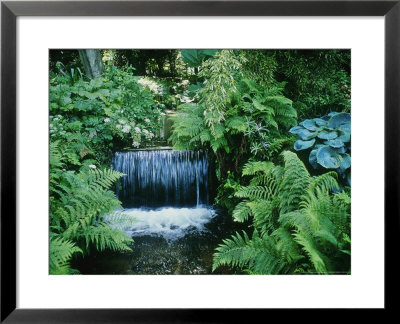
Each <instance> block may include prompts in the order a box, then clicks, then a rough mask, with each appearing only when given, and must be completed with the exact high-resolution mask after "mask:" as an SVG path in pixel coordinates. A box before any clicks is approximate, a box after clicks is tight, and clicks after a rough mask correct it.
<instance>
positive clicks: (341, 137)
mask: <svg viewBox="0 0 400 324" xmlns="http://www.w3.org/2000/svg"><path fill="white" fill-rule="evenodd" d="M339 134H340V135H339V136H338V137H337V138H336V139H338V140H341V141H342V142H344V143H348V142H350V138H351V133H350V132H346V131H343V130H339Z"/></svg>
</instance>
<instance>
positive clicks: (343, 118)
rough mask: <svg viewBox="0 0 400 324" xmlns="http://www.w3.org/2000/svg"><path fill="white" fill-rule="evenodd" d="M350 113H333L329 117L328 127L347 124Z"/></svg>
mask: <svg viewBox="0 0 400 324" xmlns="http://www.w3.org/2000/svg"><path fill="white" fill-rule="evenodd" d="M350 119H351V117H350V114H348V113H338V114H336V115H333V116H332V117H331V119H329V122H328V127H330V128H338V127H339V126H340V125H342V124H349V123H350Z"/></svg>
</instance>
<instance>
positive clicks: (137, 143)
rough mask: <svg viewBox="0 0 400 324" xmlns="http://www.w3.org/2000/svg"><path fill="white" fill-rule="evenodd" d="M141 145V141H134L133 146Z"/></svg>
mask: <svg viewBox="0 0 400 324" xmlns="http://www.w3.org/2000/svg"><path fill="white" fill-rule="evenodd" d="M139 145H140V143H139V142H133V143H132V146H133V147H139Z"/></svg>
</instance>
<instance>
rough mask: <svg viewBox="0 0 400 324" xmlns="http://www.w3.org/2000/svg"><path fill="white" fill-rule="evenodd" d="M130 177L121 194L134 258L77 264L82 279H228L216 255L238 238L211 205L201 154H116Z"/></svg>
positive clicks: (100, 256) (117, 164)
mask: <svg viewBox="0 0 400 324" xmlns="http://www.w3.org/2000/svg"><path fill="white" fill-rule="evenodd" d="M112 168H113V169H115V170H117V171H120V172H122V173H124V174H126V176H125V177H123V178H122V180H121V183H120V185H119V186H117V188H116V194H117V197H118V198H119V200H120V201H121V202H122V205H123V210H121V211H119V212H120V213H122V214H123V216H124V218H125V220H127V222H124V225H123V228H122V229H123V230H124V231H125V232H126V233H127V234H129V235H130V236H131V237H132V238H133V240H134V243H133V244H132V252H113V251H105V252H94V253H93V254H91V255H89V256H85V258H84V259H82V258H79V259H77V260H75V262H74V266H75V267H76V268H77V269H78V270H79V271H80V272H81V273H82V274H211V273H213V274H228V273H231V271H230V270H229V269H228V268H226V269H225V268H219V269H218V271H216V272H212V271H211V270H212V255H213V253H214V252H215V248H216V247H217V246H218V244H220V243H221V242H222V239H223V238H227V237H229V236H230V235H231V234H233V232H234V231H233V227H234V226H233V222H232V218H231V217H230V216H229V215H227V214H226V213H225V212H224V211H223V210H219V209H215V208H214V207H213V206H211V205H210V204H209V200H210V197H209V171H210V170H209V169H210V167H209V163H208V160H207V156H206V154H205V153H204V152H202V151H172V150H167V149H165V150H142V151H128V152H117V153H115V155H114V158H113V161H112Z"/></svg>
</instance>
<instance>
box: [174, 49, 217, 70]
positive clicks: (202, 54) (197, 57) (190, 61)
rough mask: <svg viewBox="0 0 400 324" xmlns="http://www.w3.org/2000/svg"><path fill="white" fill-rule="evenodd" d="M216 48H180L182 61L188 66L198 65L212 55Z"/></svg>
mask: <svg viewBox="0 0 400 324" xmlns="http://www.w3.org/2000/svg"><path fill="white" fill-rule="evenodd" d="M217 52H218V50H213V49H203V50H199V49H185V50H181V55H182V58H183V61H184V62H185V63H186V64H187V65H188V66H190V67H198V66H200V65H201V64H202V63H203V61H204V60H207V59H209V58H211V57H213V56H214V55H215V54H216V53H217Z"/></svg>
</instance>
